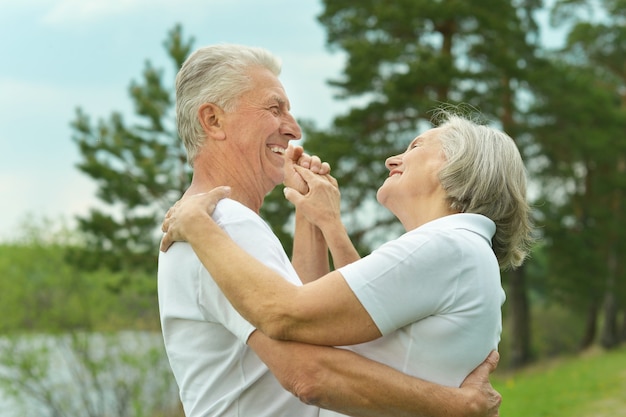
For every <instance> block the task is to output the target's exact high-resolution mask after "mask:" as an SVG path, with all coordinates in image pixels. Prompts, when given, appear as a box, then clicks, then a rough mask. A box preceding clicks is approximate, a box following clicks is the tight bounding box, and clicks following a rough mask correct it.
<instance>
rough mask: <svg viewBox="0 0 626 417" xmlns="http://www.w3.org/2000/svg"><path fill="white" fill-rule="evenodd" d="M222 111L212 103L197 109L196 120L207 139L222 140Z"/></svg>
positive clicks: (223, 137)
mask: <svg viewBox="0 0 626 417" xmlns="http://www.w3.org/2000/svg"><path fill="white" fill-rule="evenodd" d="M223 119H224V110H222V108H221V107H219V106H218V105H217V104H214V103H204V104H203V105H202V106H200V108H199V109H198V120H199V121H200V125H201V126H202V129H203V130H204V132H205V133H206V135H207V137H210V138H213V139H217V140H223V139H225V138H226V132H224V129H223V128H222V124H223V123H222V122H223Z"/></svg>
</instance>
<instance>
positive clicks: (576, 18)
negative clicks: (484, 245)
mask: <svg viewBox="0 0 626 417" xmlns="http://www.w3.org/2000/svg"><path fill="white" fill-rule="evenodd" d="M0 33H1V36H0V200H1V201H2V212H1V214H2V216H0V300H1V302H0V414H1V415H2V416H7V417H13V416H38V417H39V416H55V417H56V416H72V417H82V416H89V417H105V416H106V417H110V416H119V417H126V416H147V417H159V416H181V415H182V412H181V411H180V406H179V404H178V399H177V389H176V386H175V383H174V381H173V377H172V375H171V372H170V370H169V366H168V364H167V359H166V358H165V356H164V352H163V347H162V341H161V335H160V329H159V321H158V308H157V303H156V258H157V254H158V249H157V248H158V240H159V237H160V235H159V232H158V226H159V225H160V222H161V219H162V216H163V214H164V212H165V211H166V210H167V208H169V206H170V205H171V204H172V203H173V202H174V201H176V200H177V199H178V198H179V197H180V195H181V193H182V191H183V190H184V189H185V188H186V186H187V184H188V182H189V178H190V170H189V168H188V166H187V165H186V162H185V155H184V151H183V148H182V146H181V145H180V144H179V139H178V137H177V134H176V129H175V121H174V93H173V83H174V77H175V74H176V72H177V70H178V68H179V67H180V65H181V63H182V62H183V61H184V59H185V58H186V57H187V56H188V54H189V53H190V52H191V51H193V50H194V49H195V48H197V47H200V46H203V45H207V44H211V43H219V42H231V43H243V44H247V45H253V46H262V47H265V48H267V49H269V50H271V51H272V52H274V53H275V54H277V55H278V56H280V57H281V59H282V60H283V73H282V76H281V80H282V82H283V84H284V86H285V88H286V90H287V93H288V95H289V97H290V100H291V104H292V110H293V114H294V115H295V116H296V117H297V119H298V121H299V122H300V124H301V125H302V127H303V131H304V137H303V139H302V141H301V143H302V144H303V146H304V147H305V149H306V150H307V151H308V152H309V153H313V154H318V155H320V156H322V158H323V159H324V160H327V161H329V162H330V163H331V165H332V166H333V174H334V176H335V177H336V178H337V180H338V181H339V184H340V186H341V189H342V198H343V202H342V208H343V212H344V221H345V224H346V226H347V228H348V230H349V232H350V235H351V237H352V239H353V242H354V243H355V245H356V246H357V247H358V249H359V251H360V252H361V254H367V253H369V252H370V251H371V250H372V249H374V248H375V247H377V246H378V245H379V244H380V243H382V242H384V241H386V240H388V239H390V238H393V237H396V236H398V235H399V234H400V233H402V228H401V225H400V224H398V223H397V221H395V219H394V218H393V216H391V214H390V213H389V212H387V211H386V210H385V209H383V208H381V207H380V206H379V205H378V204H377V203H376V200H375V192H376V190H377V188H378V187H379V185H380V184H381V183H382V181H383V179H384V178H385V174H386V169H385V167H384V160H385V158H387V157H388V156H389V155H391V154H395V153H398V152H400V151H402V150H403V149H404V148H405V147H406V146H407V144H408V143H409V142H410V140H411V139H413V138H414V137H415V136H417V134H419V133H420V132H421V131H423V130H425V129H428V128H430V127H431V126H432V124H433V123H435V122H436V121H435V120H433V116H434V110H436V109H437V108H440V107H442V106H453V108H455V109H457V110H460V111H463V112H464V113H465V114H468V115H471V116H475V117H480V118H481V119H482V120H483V121H484V122H485V123H489V124H492V125H494V126H497V127H499V128H501V129H503V130H504V131H506V132H507V133H508V134H509V135H510V136H511V137H513V138H514V139H515V140H516V143H517V144H518V147H519V149H520V151H521V153H522V155H523V157H524V159H525V163H526V166H527V169H528V174H529V181H530V190H529V199H530V200H531V202H532V204H533V207H534V217H535V223H536V225H537V238H538V244H537V245H536V246H535V248H534V250H533V253H532V256H531V258H530V259H529V260H528V261H527V262H526V263H525V265H524V266H523V267H522V268H520V269H518V270H515V271H512V272H507V273H504V274H503V276H502V280H503V286H504V288H505V290H506V293H507V301H506V303H505V305H504V307H503V308H504V321H505V323H504V332H503V335H502V342H501V344H500V352H501V362H500V365H499V368H498V370H497V372H496V373H495V375H494V377H493V383H494V385H495V386H496V388H497V389H498V390H499V391H500V392H501V393H502V394H503V396H504V402H503V405H502V409H501V415H503V416H504V417H515V416H525V417H527V416H551V417H559V416H568V417H591V416H593V417H599V416H616V415H621V414H620V413H623V410H624V409H626V348H625V347H624V341H625V340H626V278H625V274H626V271H625V260H626V256H625V255H626V250H625V243H624V242H625V241H626V239H625V236H624V235H625V234H626V227H624V213H625V211H626V210H625V207H624V193H625V191H626V137H625V136H626V1H624V0H511V1H506V0H505V1H503V0H484V1H481V2H467V1H465V0H438V1H434V0H396V1H395V2H391V3H390V2H384V1H382V0H368V1H358V2H357V1H347V0H301V1H298V2H292V1H288V0H267V1H264V2H256V1H254V0H180V1H176V2H174V1H167V0H161V1H148V0H112V1H107V2H102V1H97V0H25V1H22V2H12V1H9V0H0ZM278 188H280V187H278ZM262 214H263V216H264V218H266V219H267V220H268V221H269V223H270V224H271V225H272V227H273V229H274V231H275V232H276V233H277V234H278V235H279V237H280V238H281V241H282V242H283V244H284V246H285V248H286V250H287V253H291V247H292V218H291V215H292V208H291V207H290V205H289V204H288V203H286V202H285V201H284V198H283V197H282V190H280V189H277V190H275V191H274V192H272V193H271V194H270V195H268V197H267V198H266V202H265V205H264V208H263V213H262ZM286 219H287V220H286Z"/></svg>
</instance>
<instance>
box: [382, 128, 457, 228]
mask: <svg viewBox="0 0 626 417" xmlns="http://www.w3.org/2000/svg"><path fill="white" fill-rule="evenodd" d="M440 133H441V128H434V129H430V130H427V131H426V132H424V133H422V134H421V135H419V136H418V137H416V138H415V139H413V141H412V142H411V144H410V145H409V147H408V148H407V150H406V151H405V152H404V153H402V154H399V155H396V156H392V157H390V158H387V160H386V161H385V166H386V167H387V169H389V177H388V178H387V179H386V180H385V182H384V183H383V185H382V186H381V187H380V188H379V189H378V193H377V196H376V197H377V199H378V201H379V202H380V203H381V204H382V205H383V206H385V207H387V208H388V209H389V210H390V211H391V212H392V213H394V214H395V215H396V216H397V217H398V218H399V219H400V220H401V221H402V222H403V223H404V221H403V219H402V216H403V215H406V214H410V213H412V212H413V211H414V210H415V209H428V207H429V206H432V207H436V206H438V205H441V204H442V203H445V192H444V191H443V188H442V187H441V183H440V182H439V171H440V169H441V168H442V166H443V164H444V163H445V155H444V153H443V149H442V147H441V142H440V141H439V138H438V137H439V134H440ZM405 226H406V225H405Z"/></svg>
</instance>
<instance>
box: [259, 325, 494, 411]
mask: <svg viewBox="0 0 626 417" xmlns="http://www.w3.org/2000/svg"><path fill="white" fill-rule="evenodd" d="M248 345H249V346H250V347H251V348H252V349H253V350H254V351H255V352H256V353H257V355H259V357H260V358H261V359H262V360H263V362H265V363H266V364H267V366H268V367H269V368H270V370H271V371H272V373H273V374H274V375H275V376H276V378H277V379H278V380H279V381H280V383H281V384H282V385H283V387H285V389H287V390H289V391H290V392H291V393H293V394H294V395H296V396H297V397H298V398H299V399H300V400H301V401H303V402H305V403H307V404H311V405H315V406H318V407H322V408H328V409H331V410H335V411H337V412H340V413H343V414H347V415H352V416H361V417H368V416H372V417H386V416H389V417H405V416H406V417H409V416H411V417H497V416H498V409H499V406H500V402H501V396H500V394H498V393H497V392H496V391H495V390H494V389H493V387H492V386H491V384H490V383H489V374H490V373H491V372H493V370H494V369H495V368H496V366H497V362H498V357H499V356H498V354H497V353H496V352H493V353H492V354H491V355H490V356H489V358H487V360H486V361H485V362H484V363H483V364H481V365H480V366H479V367H478V368H476V370H474V371H473V372H472V373H471V374H470V375H469V376H468V378H467V379H466V381H465V382H464V384H463V385H462V386H461V388H453V387H445V386H441V385H437V384H434V383H431V382H427V381H424V380H421V379H418V378H413V377H410V376H408V375H406V374H403V373H401V372H399V371H396V370H394V369H392V368H390V367H388V366H386V365H383V364H380V363H377V362H374V361H371V360H369V359H366V358H364V357H362V356H359V355H357V354H355V353H354V352H351V351H348V350H345V349H339V348H332V347H325V346H315V345H307V344H302V343H297V342H282V341H276V340H272V339H270V338H268V337H267V336H265V335H263V334H262V333H261V332H259V331H255V332H254V333H253V334H252V335H251V336H250V338H249V339H248Z"/></svg>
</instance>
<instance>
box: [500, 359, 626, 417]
mask: <svg viewBox="0 0 626 417" xmlns="http://www.w3.org/2000/svg"><path fill="white" fill-rule="evenodd" d="M492 383H493V385H494V387H495V388H496V389H497V390H498V391H499V392H500V393H501V394H502V397H503V402H502V406H501V407H500V416H501V417H609V416H610V417H616V416H623V415H626V347H622V348H621V349H617V350H614V351H610V352H601V351H591V352H586V353H584V354H581V355H580V356H576V357H568V358H561V359H556V360H553V361H549V362H543V363H541V364H537V365H533V366H532V367H530V368H527V369H524V370H522V371H518V372H515V373H509V374H507V373H504V372H500V373H498V372H496V374H495V375H494V377H493V381H492Z"/></svg>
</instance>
